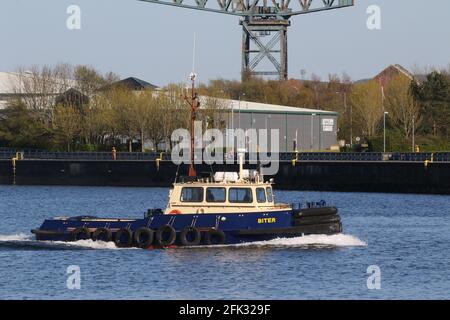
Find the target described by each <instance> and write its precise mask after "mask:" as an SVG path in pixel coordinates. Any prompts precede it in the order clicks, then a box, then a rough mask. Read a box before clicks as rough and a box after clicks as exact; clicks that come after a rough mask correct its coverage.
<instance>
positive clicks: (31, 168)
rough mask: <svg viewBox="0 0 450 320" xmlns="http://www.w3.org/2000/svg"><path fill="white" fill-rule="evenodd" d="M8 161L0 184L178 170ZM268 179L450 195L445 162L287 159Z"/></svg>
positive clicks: (150, 180) (293, 185)
mask: <svg viewBox="0 0 450 320" xmlns="http://www.w3.org/2000/svg"><path fill="white" fill-rule="evenodd" d="M13 163H14V162H13V161H11V160H7V159H5V160H0V184H7V185H12V184H16V185H80V186H81V185H82V186H135V187H168V186H170V185H171V184H172V183H173V182H174V180H175V176H176V174H177V166H176V165H175V164H173V163H172V162H171V161H169V160H161V161H158V160H49V159H46V160H42V159H40V160H37V159H35V160H31V159H25V160H17V161H15V165H14V164H13ZM14 166H15V168H14ZM250 167H252V166H250ZM253 167H254V166H253ZM196 168H197V172H211V171H214V172H215V171H238V166H237V165H213V166H209V165H206V164H202V165H197V167H196ZM181 170H182V169H181ZM183 174H184V172H181V171H179V175H183ZM267 178H270V177H267ZM273 178H274V180H275V187H276V188H278V189H288V190H316V191H355V192H395V193H428V194H450V162H432V161H425V162H418V161H291V160H289V161H288V160H286V161H280V163H279V171H278V173H277V174H276V175H275V176H273Z"/></svg>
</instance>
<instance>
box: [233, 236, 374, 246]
mask: <svg viewBox="0 0 450 320" xmlns="http://www.w3.org/2000/svg"><path fill="white" fill-rule="evenodd" d="M239 245H240V246H246V245H257V246H276V247H304V246H332V247H365V246H367V242H365V241H363V240H360V239H359V238H357V237H355V236H352V235H349V234H343V233H340V234H333V235H322V234H313V235H307V236H303V237H295V238H277V239H273V240H268V241H258V242H251V243H243V244H239Z"/></svg>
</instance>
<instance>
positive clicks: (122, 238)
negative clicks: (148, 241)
mask: <svg viewBox="0 0 450 320" xmlns="http://www.w3.org/2000/svg"><path fill="white" fill-rule="evenodd" d="M132 242H133V234H132V233H131V230H130V229H120V230H119V231H117V232H116V234H115V235H114V243H115V244H116V246H118V247H120V248H126V247H129V246H131V243H132Z"/></svg>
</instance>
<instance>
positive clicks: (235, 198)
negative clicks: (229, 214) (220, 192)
mask: <svg viewBox="0 0 450 320" xmlns="http://www.w3.org/2000/svg"><path fill="white" fill-rule="evenodd" d="M228 200H229V201H230V202H233V203H251V202H253V196H252V189H250V188H230V190H229V191H228Z"/></svg>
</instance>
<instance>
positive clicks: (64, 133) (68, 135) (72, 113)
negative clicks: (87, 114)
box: [52, 105, 81, 151]
mask: <svg viewBox="0 0 450 320" xmlns="http://www.w3.org/2000/svg"><path fill="white" fill-rule="evenodd" d="M80 120H81V115H80V112H79V110H78V109H77V108H76V107H73V106H64V105H58V106H56V107H55V109H54V111H53V121H52V123H53V127H54V129H55V131H56V136H57V137H58V138H60V139H61V140H62V141H63V142H64V143H65V145H66V147H67V151H70V145H71V144H72V142H73V140H74V138H75V137H76V136H78V135H79V133H80V128H81V124H80Z"/></svg>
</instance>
